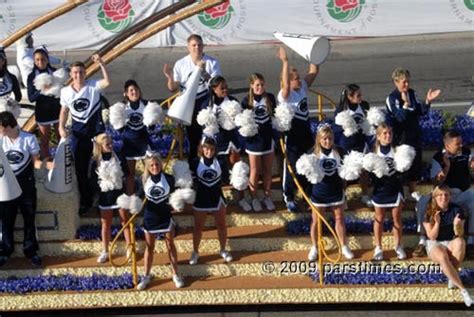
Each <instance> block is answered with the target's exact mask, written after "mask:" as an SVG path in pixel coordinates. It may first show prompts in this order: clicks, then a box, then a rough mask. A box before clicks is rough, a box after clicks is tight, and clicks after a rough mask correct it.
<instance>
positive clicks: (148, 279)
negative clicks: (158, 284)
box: [137, 275, 152, 291]
mask: <svg viewBox="0 0 474 317" xmlns="http://www.w3.org/2000/svg"><path fill="white" fill-rule="evenodd" d="M151 279H152V277H151V275H145V276H144V277H143V279H142V281H141V282H140V283H138V285H137V290H139V291H143V290H144V289H145V288H146V287H147V286H148V284H150V282H151Z"/></svg>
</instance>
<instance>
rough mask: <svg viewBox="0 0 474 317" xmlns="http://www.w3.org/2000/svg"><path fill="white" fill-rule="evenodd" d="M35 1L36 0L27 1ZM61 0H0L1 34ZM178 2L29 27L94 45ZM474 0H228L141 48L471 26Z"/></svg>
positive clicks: (111, 9)
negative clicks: (194, 40)
mask: <svg viewBox="0 0 474 317" xmlns="http://www.w3.org/2000/svg"><path fill="white" fill-rule="evenodd" d="M33 2H34V5H32V3H33ZM64 2H65V1H58V0H40V1H33V0H0V36H1V37H2V38H5V37H6V36H7V35H9V34H11V33H12V32H13V31H15V30H17V29H19V28H20V27H21V26H23V25H25V24H27V23H29V22H30V21H32V20H33V19H34V18H36V17H38V16H40V15H41V14H42V13H45V12H48V11H50V10H51V9H53V8H55V7H57V6H58V5H60V4H61V3H64ZM173 2H176V0H160V1H145V0H92V1H89V3H88V4H83V5H81V6H79V7H77V8H75V9H74V10H73V11H71V12H69V13H67V14H65V15H63V16H62V17H59V18H57V19H55V20H53V21H51V22H49V23H48V24H46V25H44V26H42V27H41V28H39V29H38V30H36V31H34V34H35V38H36V43H37V44H40V43H46V44H47V45H48V47H49V48H50V49H52V50H63V49H92V48H98V47H100V46H102V45H103V44H105V43H106V42H107V41H108V40H109V39H111V38H112V37H113V36H115V35H116V34H117V32H119V31H120V30H123V29H124V28H126V27H127V25H130V24H132V23H135V22H137V21H139V20H141V19H143V18H145V17H147V16H149V15H150V14H152V13H153V12H156V11H158V10H160V9H162V8H164V7H166V6H168V5H170V4H172V3H173ZM473 16H474V0H430V1H428V0H285V1H283V0H231V1H230V3H225V4H224V5H221V6H220V7H218V8H215V9H210V10H207V12H204V13H201V14H199V15H197V16H194V17H192V18H190V19H187V20H185V21H183V22H181V23H178V24H177V25H175V26H173V27H172V28H170V29H168V30H165V31H163V32H161V33H159V34H157V35H156V36H154V37H152V38H150V39H149V40H148V41H146V42H144V43H142V44H141V45H140V47H159V46H173V45H184V44H185V41H186V38H187V37H188V35H189V34H191V33H198V34H201V35H202V36H203V37H204V38H205V42H206V44H225V45H227V44H242V43H256V42H265V41H273V40H274V38H273V37H272V33H273V32H274V31H282V32H291V33H302V34H315V35H324V36H330V37H344V36H349V37H357V36H364V37H365V36H397V35H410V34H426V33H443V32H461V31H473V30H474V25H473Z"/></svg>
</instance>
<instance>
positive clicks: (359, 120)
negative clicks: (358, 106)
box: [352, 113, 364, 125]
mask: <svg viewBox="0 0 474 317" xmlns="http://www.w3.org/2000/svg"><path fill="white" fill-rule="evenodd" d="M352 117H353V118H354V121H355V122H356V123H357V124H358V125H360V124H361V123H362V121H364V115H363V114H361V113H354V114H353V115H352Z"/></svg>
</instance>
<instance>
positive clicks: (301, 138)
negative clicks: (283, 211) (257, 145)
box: [278, 47, 319, 212]
mask: <svg viewBox="0 0 474 317" xmlns="http://www.w3.org/2000/svg"><path fill="white" fill-rule="evenodd" d="M278 58H279V59H280V60H281V62H282V70H281V90H280V92H279V93H278V102H280V103H288V104H289V105H291V107H292V108H293V109H294V110H295V116H294V118H293V120H292V122H291V129H290V131H288V132H287V134H286V136H285V144H286V155H287V158H288V160H289V163H290V164H291V165H292V166H293V167H294V165H295V162H296V160H297V159H298V158H299V157H300V156H301V155H302V154H303V153H306V152H308V151H309V150H310V149H311V148H312V147H313V145H314V143H313V142H314V138H313V134H312V132H311V127H310V124H309V110H308V103H307V95H308V87H309V86H311V84H312V83H313V82H314V80H315V79H316V76H317V75H318V71H319V67H318V65H315V64H310V65H309V70H308V73H307V74H306V76H305V78H304V80H301V78H300V75H299V73H298V71H297V70H296V69H295V68H291V69H290V67H289V63H288V55H287V53H286V50H285V48H283V47H280V49H279V51H278ZM283 164H284V167H283V199H284V200H285V203H286V206H287V208H288V210H289V211H290V212H296V211H298V207H297V205H296V203H295V191H296V185H295V183H294V182H293V178H292V177H291V175H290V174H289V171H288V168H287V167H286V161H285V162H284V163H283ZM298 180H299V181H300V182H301V184H302V186H303V188H306V187H308V182H307V180H306V179H305V178H304V177H299V178H298Z"/></svg>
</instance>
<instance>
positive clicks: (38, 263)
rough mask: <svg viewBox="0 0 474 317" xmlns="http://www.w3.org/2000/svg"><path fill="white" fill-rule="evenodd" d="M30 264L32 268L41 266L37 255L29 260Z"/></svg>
mask: <svg viewBox="0 0 474 317" xmlns="http://www.w3.org/2000/svg"><path fill="white" fill-rule="evenodd" d="M30 261H31V264H33V266H34V267H41V266H42V265H43V263H42V261H41V258H40V257H39V255H34V256H33V257H32V258H31V259H30Z"/></svg>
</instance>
